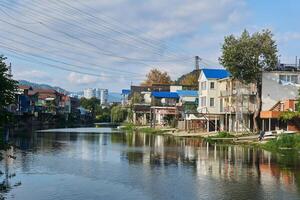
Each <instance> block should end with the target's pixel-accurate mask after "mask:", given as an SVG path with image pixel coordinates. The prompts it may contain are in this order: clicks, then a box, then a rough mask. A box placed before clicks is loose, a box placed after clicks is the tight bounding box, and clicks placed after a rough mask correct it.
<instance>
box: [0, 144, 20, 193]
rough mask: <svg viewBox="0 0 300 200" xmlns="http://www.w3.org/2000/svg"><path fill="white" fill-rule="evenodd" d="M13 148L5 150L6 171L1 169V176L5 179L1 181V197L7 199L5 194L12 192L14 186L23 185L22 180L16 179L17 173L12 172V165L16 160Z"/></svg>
mask: <svg viewBox="0 0 300 200" xmlns="http://www.w3.org/2000/svg"><path fill="white" fill-rule="evenodd" d="M14 159H15V158H14V156H13V148H11V149H8V150H6V151H5V158H4V159H3V161H4V162H5V163H4V172H2V171H0V177H1V178H2V176H3V179H2V181H1V182H0V199H5V194H7V193H8V192H10V190H12V189H13V188H14V187H18V186H20V185H21V182H20V181H15V177H16V174H15V173H11V172H10V165H11V164H12V163H13V160H14Z"/></svg>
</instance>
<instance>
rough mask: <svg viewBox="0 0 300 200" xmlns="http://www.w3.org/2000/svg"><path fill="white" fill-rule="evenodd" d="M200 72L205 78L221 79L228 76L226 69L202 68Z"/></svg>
mask: <svg viewBox="0 0 300 200" xmlns="http://www.w3.org/2000/svg"><path fill="white" fill-rule="evenodd" d="M202 72H203V73H204V75H205V77H206V78H207V79H209V78H214V79H222V78H227V77H229V76H230V73H229V72H228V71H227V70H226V69H202Z"/></svg>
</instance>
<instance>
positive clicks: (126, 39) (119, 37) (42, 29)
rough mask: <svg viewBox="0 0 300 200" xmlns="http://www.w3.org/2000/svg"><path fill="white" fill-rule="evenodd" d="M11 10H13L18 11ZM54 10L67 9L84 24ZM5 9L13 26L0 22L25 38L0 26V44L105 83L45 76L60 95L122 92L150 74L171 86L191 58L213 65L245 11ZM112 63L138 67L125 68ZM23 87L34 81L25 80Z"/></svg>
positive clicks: (203, 4) (230, 2) (174, 5)
mask: <svg viewBox="0 0 300 200" xmlns="http://www.w3.org/2000/svg"><path fill="white" fill-rule="evenodd" d="M13 2H19V6H16V5H18V4H17V3H15V4H14V3H13ZM60 2H66V3H68V4H71V5H72V6H75V7H76V8H78V9H80V10H82V11H84V12H87V13H89V15H90V16H89V15H86V14H84V13H80V12H77V11H76V10H73V9H70V8H68V7H67V6H66V5H64V3H60ZM9 4H10V5H9V6H10V9H9V10H7V9H6V10H7V11H8V13H10V14H11V15H12V16H13V18H11V17H8V16H7V15H5V14H3V13H0V19H3V20H6V21H8V22H9V23H12V24H16V25H17V26H21V27H23V28H26V29H28V30H29V31H25V30H21V29H19V28H16V27H13V26H11V25H8V24H6V23H3V22H0V26H1V30H0V33H1V35H3V37H6V38H8V39H10V40H4V39H0V43H1V44H2V43H4V44H5V45H7V46H9V47H12V48H16V49H19V50H22V52H25V53H31V54H35V55H39V56H43V57H47V58H51V59H55V60H57V61H59V62H54V61H49V60H45V59H42V58H36V59H37V60H38V61H42V62H47V63H50V64H51V65H55V66H59V67H64V68H68V69H74V70H75V69H76V70H77V71H78V70H79V71H83V70H84V71H85V72H89V73H95V74H103V77H109V78H106V79H104V78H97V77H94V76H88V75H79V74H77V73H70V74H69V75H68V76H67V80H68V82H67V83H64V82H63V81H61V80H64V79H66V77H65V76H63V75H61V73H60V72H61V70H59V69H51V70H52V71H53V72H54V73H53V74H55V76H51V77H50V78H52V79H55V80H52V82H56V83H58V82H59V83H60V84H65V86H64V85H62V87H66V89H69V88H72V89H73V88H75V86H76V87H79V86H82V85H84V86H87V87H89V86H93V85H94V84H102V83H104V84H105V83H106V82H109V81H111V80H113V81H111V82H110V84H107V85H106V87H109V88H112V89H113V90H118V89H120V88H123V87H129V86H128V85H124V83H126V81H127V83H130V82H131V81H133V82H134V83H137V82H139V81H140V79H141V78H143V77H144V76H143V74H145V73H146V72H147V71H149V69H150V68H151V67H152V66H158V67H160V68H161V69H163V70H165V71H168V72H169V73H170V75H171V76H172V77H173V78H174V79H175V78H177V77H178V76H180V75H181V74H182V73H185V72H189V71H191V70H192V69H193V68H194V61H193V57H194V56H195V55H199V56H201V57H205V58H206V59H213V61H214V62H217V57H218V56H217V55H218V54H219V51H220V50H219V49H220V41H222V40H223V37H224V35H225V34H227V33H228V30H232V27H233V26H234V27H236V29H239V28H240V26H239V25H240V24H242V22H243V20H244V19H245V18H244V17H242V16H244V14H245V13H246V10H247V6H246V4H245V1H244V0H221V1H220V0H186V1H182V0H174V1H172V2H170V1H168V0H161V1H131V0H114V1H108V0H101V1H99V0H80V1H73V0H62V1H57V0H55V1H54V0H52V1H49V0H22V1H13V0H11V1H9ZM3 9H5V8H3ZM91 15H92V16H91ZM93 16H96V17H93ZM246 17H247V16H246ZM24 21H25V22H27V23H36V22H43V24H44V25H41V24H25V23H22V22H24ZM71 24H73V25H71ZM30 31H33V32H36V33H38V34H40V36H38V35H36V34H34V33H32V32H30ZM120 32H122V33H124V34H120ZM16 34H17V35H16ZM41 35H43V36H46V37H48V39H47V38H45V37H41ZM49 37H51V38H53V39H52V40H51V39H49ZM141 37H143V38H141ZM76 38H78V39H76ZM1 44H0V45H1ZM167 44H168V45H167ZM35 47H36V48H35ZM2 49H3V48H1V46H0V50H2ZM4 51H5V48H4ZM114 56H116V57H114ZM118 56H120V57H131V58H138V59H140V61H136V62H133V61H130V62H129V61H128V60H126V59H122V58H118ZM182 56H184V57H185V59H186V57H189V58H190V60H189V61H187V62H186V61H185V62H177V61H176V62H175V61H174V62H168V63H166V62H162V63H157V62H153V63H150V62H147V61H144V60H178V57H182ZM15 62H19V60H17V59H16V60H15ZM64 63H66V64H64ZM35 65H38V64H36V63H35ZM44 67H49V66H44ZM29 69H30V68H29ZM29 71H30V70H29ZM68 73H69V72H68ZM63 74H66V73H63ZM44 75H45V74H44ZM23 77H24V78H26V76H24V75H23ZM37 77H38V75H37ZM41 77H44V76H41ZM26 79H29V80H35V78H34V76H33V75H32V74H31V75H30V74H29V75H28V76H27V78H26ZM44 80H45V81H46V80H47V81H48V80H50V79H44Z"/></svg>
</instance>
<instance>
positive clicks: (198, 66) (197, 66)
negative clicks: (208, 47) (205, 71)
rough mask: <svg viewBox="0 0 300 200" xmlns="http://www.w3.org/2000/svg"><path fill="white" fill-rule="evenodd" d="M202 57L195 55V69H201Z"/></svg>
mask: <svg viewBox="0 0 300 200" xmlns="http://www.w3.org/2000/svg"><path fill="white" fill-rule="evenodd" d="M199 63H200V57H199V56H195V69H196V70H199V69H200V64H199Z"/></svg>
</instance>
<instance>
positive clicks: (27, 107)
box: [11, 85, 37, 115]
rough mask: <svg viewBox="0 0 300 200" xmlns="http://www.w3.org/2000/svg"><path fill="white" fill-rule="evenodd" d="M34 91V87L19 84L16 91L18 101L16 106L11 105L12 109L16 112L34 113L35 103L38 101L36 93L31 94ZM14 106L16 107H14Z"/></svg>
mask: <svg viewBox="0 0 300 200" xmlns="http://www.w3.org/2000/svg"><path fill="white" fill-rule="evenodd" d="M31 91H33V89H32V87H30V86H25V85H19V86H18V89H17V92H16V99H17V103H16V105H15V106H11V110H13V111H14V112H15V113H16V114H19V115H23V114H25V113H26V114H33V112H34V110H35V109H34V105H35V102H36V101H37V96H36V95H29V93H30V92H31ZM13 107H14V108H13Z"/></svg>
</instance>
